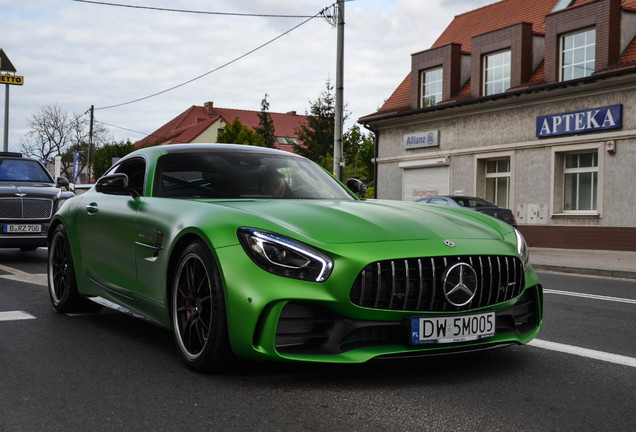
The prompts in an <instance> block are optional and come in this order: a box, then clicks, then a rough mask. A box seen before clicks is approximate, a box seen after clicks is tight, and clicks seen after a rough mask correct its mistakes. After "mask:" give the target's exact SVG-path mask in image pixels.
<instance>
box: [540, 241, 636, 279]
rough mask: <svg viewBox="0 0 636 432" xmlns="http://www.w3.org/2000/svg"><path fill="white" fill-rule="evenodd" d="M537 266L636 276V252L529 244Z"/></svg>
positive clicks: (578, 271) (592, 273)
mask: <svg viewBox="0 0 636 432" xmlns="http://www.w3.org/2000/svg"><path fill="white" fill-rule="evenodd" d="M530 264H532V267H533V268H534V269H535V270H550V271H558V272H563V273H578V274H587V275H595V276H608V277H617V278H625V279H636V252H624V251H607V250H582V249H549V248H537V247H531V248H530Z"/></svg>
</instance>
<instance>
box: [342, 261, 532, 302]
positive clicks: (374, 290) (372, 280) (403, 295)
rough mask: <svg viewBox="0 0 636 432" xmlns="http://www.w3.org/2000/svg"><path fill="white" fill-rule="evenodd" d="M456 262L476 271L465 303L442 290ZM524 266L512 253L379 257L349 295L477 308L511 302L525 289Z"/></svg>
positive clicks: (358, 298) (360, 299)
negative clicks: (451, 300)
mask: <svg viewBox="0 0 636 432" xmlns="http://www.w3.org/2000/svg"><path fill="white" fill-rule="evenodd" d="M457 263H466V264H469V265H470V266H471V267H472V268H473V269H474V270H475V273H476V284H477V291H476V294H475V296H474V297H473V299H472V300H471V301H470V302H469V303H467V304H465V305H463V306H454V305H452V304H450V303H449V302H448V301H447V299H446V297H445V295H444V292H443V286H442V284H443V276H444V272H445V271H446V269H447V268H449V267H450V266H453V265H455V264H457ZM523 284H524V280H523V266H522V264H521V261H520V260H519V259H518V258H515V257H510V256H482V255H475V256H449V257H430V258H408V259H400V260H388V261H378V262H375V263H372V264H369V265H368V266H366V267H365V268H364V269H363V270H362V272H360V274H359V275H358V277H357V278H356V280H355V282H354V284H353V287H352V289H351V291H350V293H349V298H350V300H351V302H352V303H353V304H355V305H358V306H362V307H367V308H373V309H388V310H401V311H420V312H441V311H463V310H468V309H475V308H480V307H485V306H490V305H493V304H497V303H501V302H503V301H506V300H510V299H512V298H514V297H516V296H518V295H519V294H521V290H522V289H523Z"/></svg>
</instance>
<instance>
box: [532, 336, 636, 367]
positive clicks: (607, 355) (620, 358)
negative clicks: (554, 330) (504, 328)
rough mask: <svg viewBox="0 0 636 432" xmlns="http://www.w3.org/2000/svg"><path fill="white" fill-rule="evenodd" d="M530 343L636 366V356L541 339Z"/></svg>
mask: <svg viewBox="0 0 636 432" xmlns="http://www.w3.org/2000/svg"><path fill="white" fill-rule="evenodd" d="M528 345H532V346H535V347H537V348H543V349H547V350H551V351H558V352H562V353H566V354H574V355H577V356H581V357H587V358H591V359H595V360H601V361H605V362H609V363H616V364H619V365H623V366H629V367H636V358H634V357H627V356H623V355H619V354H610V353H606V352H603V351H596V350H591V349H587V348H581V347H577V346H573V345H565V344H560V343H556V342H549V341H545V340H541V339H533V340H532V341H530V343H529V344H528Z"/></svg>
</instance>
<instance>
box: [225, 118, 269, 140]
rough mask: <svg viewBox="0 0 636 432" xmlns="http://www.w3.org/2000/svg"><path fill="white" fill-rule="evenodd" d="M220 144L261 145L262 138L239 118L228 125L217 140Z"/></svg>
mask: <svg viewBox="0 0 636 432" xmlns="http://www.w3.org/2000/svg"><path fill="white" fill-rule="evenodd" d="M216 142H218V143H227V144H248V145H260V144H261V142H262V141H261V137H260V136H259V135H256V134H255V133H254V131H253V130H252V129H250V128H249V127H247V126H245V125H244V124H243V123H241V120H239V118H238V117H236V118H235V119H234V121H233V122H232V123H231V124H226V126H225V128H224V129H223V132H221V133H220V134H219V136H218V137H217V138H216Z"/></svg>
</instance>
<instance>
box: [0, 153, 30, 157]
mask: <svg viewBox="0 0 636 432" xmlns="http://www.w3.org/2000/svg"><path fill="white" fill-rule="evenodd" d="M0 157H1V158H3V159H30V158H25V157H24V156H23V155H22V153H17V152H0Z"/></svg>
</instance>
